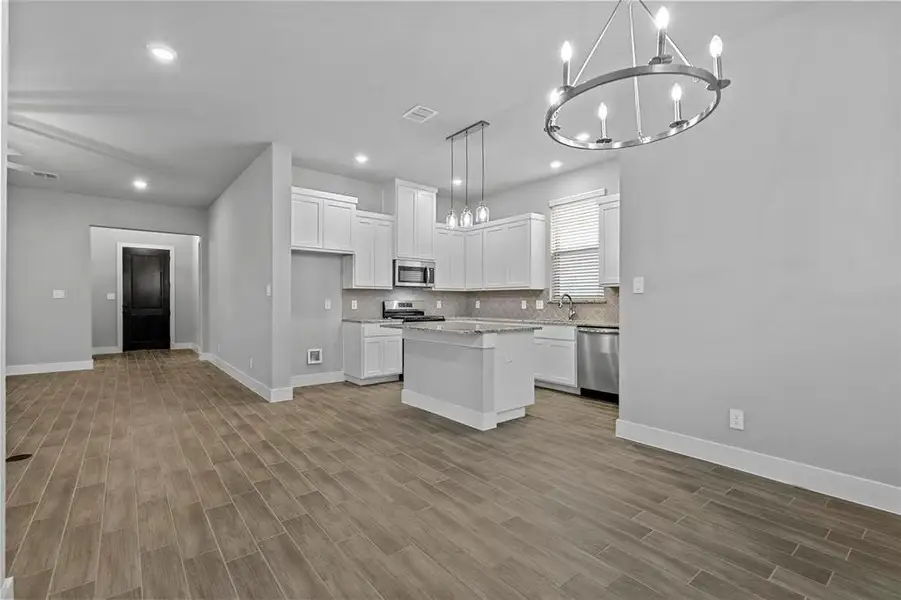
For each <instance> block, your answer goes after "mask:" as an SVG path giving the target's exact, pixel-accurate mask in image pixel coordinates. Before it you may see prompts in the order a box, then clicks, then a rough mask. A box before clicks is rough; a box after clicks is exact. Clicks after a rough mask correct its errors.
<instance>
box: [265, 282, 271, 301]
mask: <svg viewBox="0 0 901 600" xmlns="http://www.w3.org/2000/svg"><path fill="white" fill-rule="evenodd" d="M266 297H267V298H271V297H272V284H271V283H267V284H266Z"/></svg>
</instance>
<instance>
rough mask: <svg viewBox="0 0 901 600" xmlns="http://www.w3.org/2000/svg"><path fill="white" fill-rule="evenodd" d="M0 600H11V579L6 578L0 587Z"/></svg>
mask: <svg viewBox="0 0 901 600" xmlns="http://www.w3.org/2000/svg"><path fill="white" fill-rule="evenodd" d="M0 600H13V578H12V577H7V578H6V579H5V580H4V581H3V587H0Z"/></svg>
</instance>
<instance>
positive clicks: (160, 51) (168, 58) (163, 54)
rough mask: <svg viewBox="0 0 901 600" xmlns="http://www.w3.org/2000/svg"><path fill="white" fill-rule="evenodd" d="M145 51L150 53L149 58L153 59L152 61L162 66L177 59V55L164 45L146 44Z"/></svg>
mask: <svg viewBox="0 0 901 600" xmlns="http://www.w3.org/2000/svg"><path fill="white" fill-rule="evenodd" d="M147 51H148V52H149V53H150V56H152V57H153V58H154V60H156V61H157V62H161V63H163V64H164V65H168V64H171V63H173V62H175V59H176V58H178V53H177V52H176V51H175V50H173V49H172V48H170V47H169V46H167V45H166V44H160V43H156V42H154V43H152V44H147Z"/></svg>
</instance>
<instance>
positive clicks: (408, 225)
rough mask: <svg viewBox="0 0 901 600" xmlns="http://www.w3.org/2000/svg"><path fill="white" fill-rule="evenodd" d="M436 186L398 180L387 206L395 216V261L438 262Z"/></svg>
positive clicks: (389, 191) (388, 195)
mask: <svg viewBox="0 0 901 600" xmlns="http://www.w3.org/2000/svg"><path fill="white" fill-rule="evenodd" d="M436 197H437V190H436V189H435V188H433V187H428V186H424V185H419V184H416V183H409V182H407V181H401V180H399V179H398V180H395V181H394V184H393V187H392V188H390V189H389V190H388V194H387V206H386V209H388V212H389V213H394V215H395V232H394V236H395V246H394V250H395V258H405V259H410V260H435V200H436Z"/></svg>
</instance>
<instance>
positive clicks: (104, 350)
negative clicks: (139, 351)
mask: <svg viewBox="0 0 901 600" xmlns="http://www.w3.org/2000/svg"><path fill="white" fill-rule="evenodd" d="M120 352H122V351H121V350H119V346H100V347H98V348H91V355H92V356H101V355H103V354H119V353H120Z"/></svg>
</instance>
